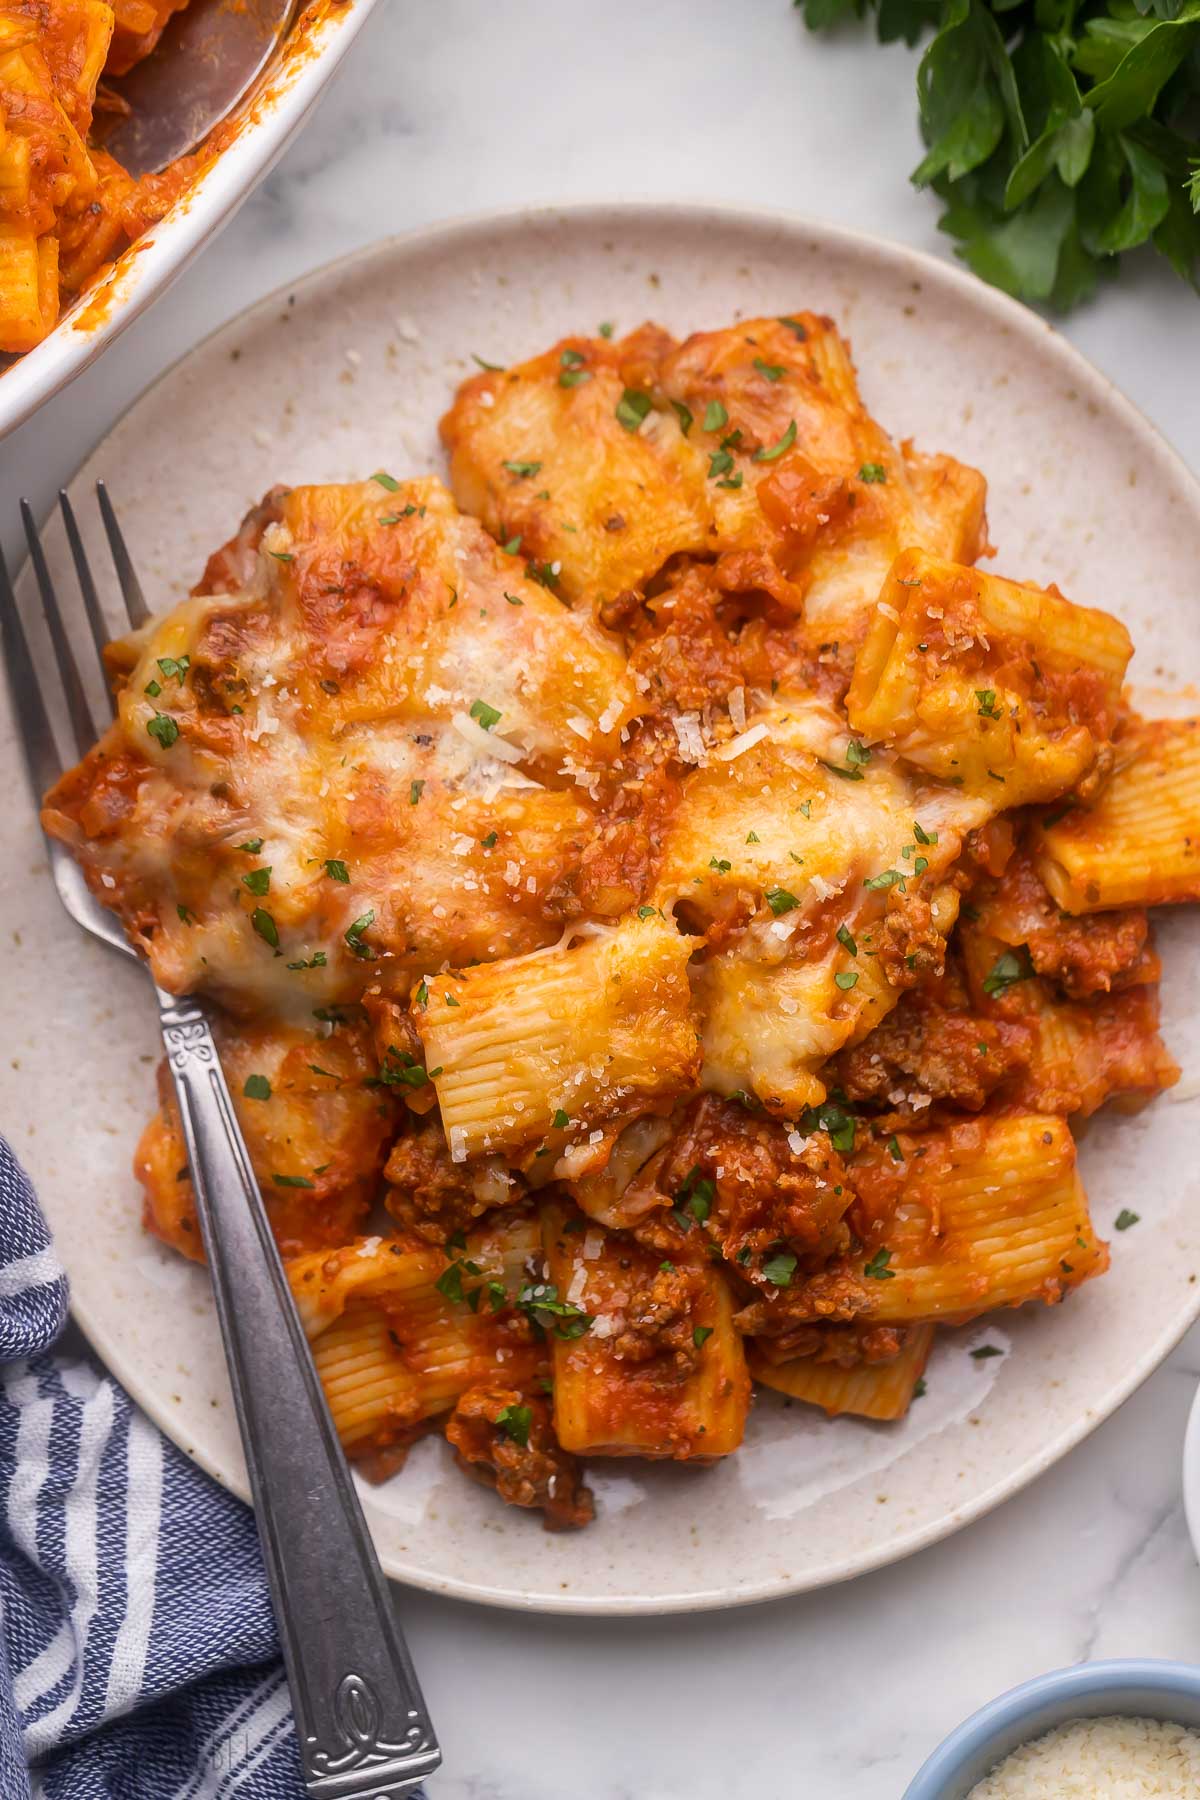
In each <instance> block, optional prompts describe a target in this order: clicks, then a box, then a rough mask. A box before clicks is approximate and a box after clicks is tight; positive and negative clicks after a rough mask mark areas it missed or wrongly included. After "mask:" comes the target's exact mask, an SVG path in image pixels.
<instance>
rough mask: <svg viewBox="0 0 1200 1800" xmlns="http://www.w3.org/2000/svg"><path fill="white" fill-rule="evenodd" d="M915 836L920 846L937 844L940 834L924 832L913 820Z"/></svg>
mask: <svg viewBox="0 0 1200 1800" xmlns="http://www.w3.org/2000/svg"><path fill="white" fill-rule="evenodd" d="M913 836H914V837H915V838H916V840H917V842H918V844H936V843H937V841H938V834H937V832H936V831H922V829H921V827H920V825H918V823H917V821H916V820H915V819H914V820H913Z"/></svg>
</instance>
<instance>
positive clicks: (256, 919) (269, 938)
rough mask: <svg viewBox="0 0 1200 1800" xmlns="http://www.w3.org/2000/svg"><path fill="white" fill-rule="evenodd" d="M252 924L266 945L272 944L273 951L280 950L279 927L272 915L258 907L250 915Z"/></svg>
mask: <svg viewBox="0 0 1200 1800" xmlns="http://www.w3.org/2000/svg"><path fill="white" fill-rule="evenodd" d="M250 923H251V925H253V927H254V929H255V931H257V933H258V935H259V937H260V938H261V939H262V940H263V943H264V944H270V946H271V948H272V950H278V948H279V927H278V926H277V925H276V923H275V921H274V919H273V918H272V917H271V915H270V913H269V912H267V911H266V910H265V908H263V907H261V906H256V907H255V909H254V911H253V912H252V913H251V914H250Z"/></svg>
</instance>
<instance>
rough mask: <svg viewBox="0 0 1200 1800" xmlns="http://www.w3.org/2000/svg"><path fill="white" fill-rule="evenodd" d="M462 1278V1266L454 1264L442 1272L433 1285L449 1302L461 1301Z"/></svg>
mask: <svg viewBox="0 0 1200 1800" xmlns="http://www.w3.org/2000/svg"><path fill="white" fill-rule="evenodd" d="M462 1278H463V1266H462V1264H461V1263H460V1262H452V1263H451V1264H450V1265H449V1267H448V1268H445V1269H443V1270H442V1272H441V1274H440V1275H439V1276H438V1278H437V1280H436V1281H435V1282H434V1284H433V1285H434V1287H435V1288H436V1289H437V1291H438V1293H439V1294H444V1295H445V1296H446V1298H447V1300H461V1299H462V1297H463V1284H462Z"/></svg>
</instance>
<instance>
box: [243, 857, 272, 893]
mask: <svg viewBox="0 0 1200 1800" xmlns="http://www.w3.org/2000/svg"><path fill="white" fill-rule="evenodd" d="M242 886H243V887H246V888H249V889H250V892H251V893H252V894H257V895H258V896H259V897H260V898H261V897H262V895H263V894H269V893H270V891H271V865H270V863H268V864H267V866H266V868H264V869H251V871H250V873H249V874H248V875H243V876H242Z"/></svg>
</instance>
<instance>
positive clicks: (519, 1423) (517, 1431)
mask: <svg viewBox="0 0 1200 1800" xmlns="http://www.w3.org/2000/svg"><path fill="white" fill-rule="evenodd" d="M495 1422H496V1424H497V1425H499V1426H501V1427H502V1428H503V1429H504V1430H505V1431H506V1432H507V1433H508V1435H509V1437H510V1438H511V1439H512V1441H513V1443H514V1444H520V1446H521V1448H522V1449H524V1448H525V1447H526V1445H527V1444H528V1443H529V1432H530V1428H531V1426H532V1425H533V1408H532V1407H531V1406H505V1407H502V1408H501V1410H500V1411H499V1412H498V1413H497V1414H496V1420H495Z"/></svg>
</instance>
